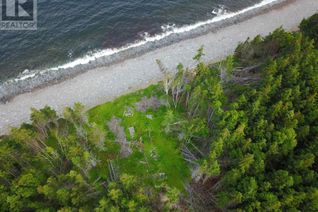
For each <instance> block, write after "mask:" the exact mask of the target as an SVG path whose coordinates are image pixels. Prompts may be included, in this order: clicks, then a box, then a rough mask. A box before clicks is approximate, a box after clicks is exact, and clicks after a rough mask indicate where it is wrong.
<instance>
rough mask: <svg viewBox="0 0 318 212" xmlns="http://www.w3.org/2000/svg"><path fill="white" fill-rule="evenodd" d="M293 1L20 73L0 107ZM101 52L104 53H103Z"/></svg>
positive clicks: (2, 88)
mask: <svg viewBox="0 0 318 212" xmlns="http://www.w3.org/2000/svg"><path fill="white" fill-rule="evenodd" d="M293 1H295V0H263V1H262V2H260V3H257V4H255V5H251V6H250V7H247V8H245V9H243V10H240V11H237V12H234V13H228V14H224V15H221V16H217V17H214V18H213V19H210V20H207V21H202V22H198V23H196V24H192V25H187V26H183V27H181V28H175V29H174V30H175V31H176V32H173V33H172V32H166V33H168V35H165V33H163V34H158V35H156V36H154V37H150V38H148V39H149V40H150V41H137V42H136V43H132V44H128V45H127V46H123V47H121V48H118V50H119V51H118V52H115V53H113V54H110V55H107V54H108V51H109V50H108V49H106V50H102V51H101V52H98V53H96V54H101V55H103V54H105V55H104V56H100V57H97V58H96V59H94V60H92V61H90V62H86V63H85V64H77V65H76V66H72V63H76V61H80V60H86V59H85V57H83V58H78V59H75V60H74V61H71V62H69V63H66V64H64V65H61V66H57V67H55V68H49V69H46V70H34V71H29V72H27V74H24V75H23V73H21V76H20V77H19V76H18V77H17V78H15V79H10V80H7V81H5V82H3V83H0V104H4V103H7V102H10V100H12V99H13V98H14V97H15V96H17V95H19V94H23V93H28V92H32V91H34V90H36V89H41V88H45V87H47V86H52V85H54V84H58V83H60V82H63V81H65V80H69V79H71V78H74V77H76V76H77V75H80V74H82V73H85V72H88V71H90V70H92V69H96V68H102V67H106V66H111V65H114V64H118V63H121V62H123V61H125V60H128V59H132V58H136V57H139V56H142V55H144V54H146V53H148V52H151V51H154V50H156V49H159V48H163V47H166V46H169V45H172V44H174V43H178V42H181V41H183V40H188V39H192V38H195V37H198V36H203V35H206V34H207V33H210V32H215V31H217V30H219V29H222V28H224V27H228V26H231V25H233V24H237V23H240V22H243V21H245V20H248V19H250V18H252V17H254V16H258V15H260V14H262V13H266V12H268V11H269V10H272V9H275V8H279V7H283V6H284V5H286V4H290V3H291V2H293ZM187 28H189V29H187ZM169 33H171V34H169ZM157 37H158V38H157ZM103 51H105V52H104V53H103Z"/></svg>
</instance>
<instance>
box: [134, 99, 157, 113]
mask: <svg viewBox="0 0 318 212" xmlns="http://www.w3.org/2000/svg"><path fill="white" fill-rule="evenodd" d="M161 105H162V103H161V102H160V100H159V99H158V98H157V97H154V96H152V97H150V98H147V97H143V98H142V99H141V100H140V101H139V102H137V103H135V106H136V108H137V110H138V111H139V112H146V111H147V110H148V109H158V108H159V107H160V106H161Z"/></svg>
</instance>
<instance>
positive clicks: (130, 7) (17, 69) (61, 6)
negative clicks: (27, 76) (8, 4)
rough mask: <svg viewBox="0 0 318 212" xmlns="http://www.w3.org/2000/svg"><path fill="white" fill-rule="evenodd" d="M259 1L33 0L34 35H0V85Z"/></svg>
mask: <svg viewBox="0 0 318 212" xmlns="http://www.w3.org/2000/svg"><path fill="white" fill-rule="evenodd" d="M261 1H262V0H160V1H158V0H89V1H87V0H38V29H37V30H36V31H0V42H1V43H0V84H1V83H3V82H5V81H6V80H8V79H15V78H17V77H18V76H19V75H20V79H21V73H22V72H24V73H26V72H28V71H25V70H32V71H34V70H39V71H41V70H50V71H55V70H56V69H58V68H61V67H63V68H66V67H72V66H74V65H76V63H77V62H78V61H79V58H90V55H95V54H98V53H99V52H102V54H103V55H108V54H109V55H110V54H112V53H113V52H114V51H113V49H120V47H125V46H127V45H128V44H133V43H138V41H143V40H147V39H148V40H150V41H151V39H158V36H156V35H162V34H164V33H167V32H173V31H174V30H175V29H180V28H182V27H184V26H191V25H195V24H196V23H198V22H202V21H206V20H211V19H213V18H214V17H216V16H220V15H225V14H229V13H235V12H237V11H241V10H243V9H244V8H247V7H250V6H252V5H255V4H257V3H260V2H261ZM139 44H140V43H139ZM139 44H138V45H139ZM81 60H82V59H81ZM72 61H73V63H72ZM56 67H58V68H56Z"/></svg>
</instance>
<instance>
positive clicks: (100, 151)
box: [0, 15, 318, 211]
mask: <svg viewBox="0 0 318 212" xmlns="http://www.w3.org/2000/svg"><path fill="white" fill-rule="evenodd" d="M317 43H318V16H317V15H315V16H313V17H311V18H309V19H307V20H304V21H303V22H302V23H301V24H300V31H298V32H286V31H284V30H283V29H277V30H276V31H274V32H273V33H271V34H270V35H268V36H266V37H261V36H257V37H256V38H254V39H249V40H247V41H246V42H244V43H241V44H240V45H239V46H238V47H237V49H236V51H235V53H234V54H233V55H231V56H229V57H228V58H227V59H225V60H224V61H221V62H219V63H213V64H205V63H203V62H202V61H201V59H202V56H203V55H204V47H202V48H200V49H199V50H198V52H197V55H195V57H194V58H193V60H195V61H196V63H197V66H196V68H195V69H194V70H192V69H187V68H186V67H183V65H182V64H180V65H179V66H178V67H177V70H178V72H177V74H176V75H172V74H170V73H171V72H170V71H169V70H167V69H166V68H165V66H164V64H163V63H161V62H160V61H159V60H158V61H157V63H158V70H160V71H161V72H162V74H163V75H164V76H165V79H164V80H163V81H162V82H161V83H160V84H158V85H153V86H150V87H149V88H147V89H145V90H141V91H138V92H136V93H133V94H128V95H126V96H123V97H120V98H118V99H116V100H115V101H113V102H109V103H105V104H104V105H100V106H97V107H95V108H93V109H90V110H88V111H87V110H86V108H85V107H84V106H83V105H81V104H75V105H74V107H73V108H66V109H65V111H64V113H63V114H58V113H57V112H55V111H54V110H53V109H51V108H50V107H45V108H43V109H41V110H37V109H33V110H32V115H31V122H30V123H25V124H23V125H21V127H20V128H14V129H12V130H11V132H10V134H9V135H4V136H2V137H1V138H0V211H231V210H233V211H318V49H317V47H318V45H317ZM189 59H191V58H189Z"/></svg>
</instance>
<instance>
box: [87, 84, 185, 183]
mask: <svg viewBox="0 0 318 212" xmlns="http://www.w3.org/2000/svg"><path fill="white" fill-rule="evenodd" d="M143 97H148V98H149V97H157V98H158V99H160V100H161V101H163V102H167V97H166V96H165V94H164V93H163V92H162V91H161V89H160V88H159V86H158V85H157V86H150V87H148V88H147V89H145V90H141V91H138V92H135V93H132V94H129V95H126V96H122V97H120V98H118V99H116V100H115V101H113V102H109V103H106V104H103V105H99V106H97V107H95V108H93V109H91V110H90V111H88V115H89V121H90V122H94V123H96V124H97V125H98V126H100V127H101V128H102V129H103V130H104V131H105V132H106V134H107V138H108V139H109V140H112V141H114V142H115V138H116V135H114V134H113V133H112V132H111V131H110V129H109V128H108V126H107V123H108V122H109V121H110V120H111V119H112V118H114V117H115V118H120V119H121V120H122V122H121V126H122V127H123V128H124V130H125V134H126V138H127V140H128V141H129V142H136V143H138V144H142V145H141V146H142V148H132V149H133V153H132V154H131V155H130V156H129V157H127V158H121V157H119V156H118V157H117V159H115V160H114V162H115V164H116V165H117V166H118V168H119V171H120V173H121V174H122V173H127V174H134V175H137V176H138V177H140V178H141V179H144V180H145V181H147V182H149V183H152V182H154V180H153V179H156V180H155V182H166V183H168V185H169V186H175V187H177V188H179V189H183V184H184V182H186V181H187V179H189V178H190V171H189V168H188V166H187V164H186V163H185V161H184V160H183V158H182V156H181V154H180V151H179V145H178V144H179V141H178V140H177V139H176V138H173V137H172V136H168V135H166V133H165V131H164V126H163V120H164V115H165V113H166V112H167V110H168V108H169V106H167V105H162V106H160V108H157V109H153V108H149V109H147V110H146V111H145V112H141V111H138V110H137V108H136V105H135V103H137V102H139V101H140V100H141V99H142V98H143ZM127 110H129V111H130V112H131V113H130V116H127V113H126V115H125V111H127ZM130 127H133V128H134V130H135V135H134V137H133V138H132V137H131V135H130V133H129V130H128V129H129V128H130Z"/></svg>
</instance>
